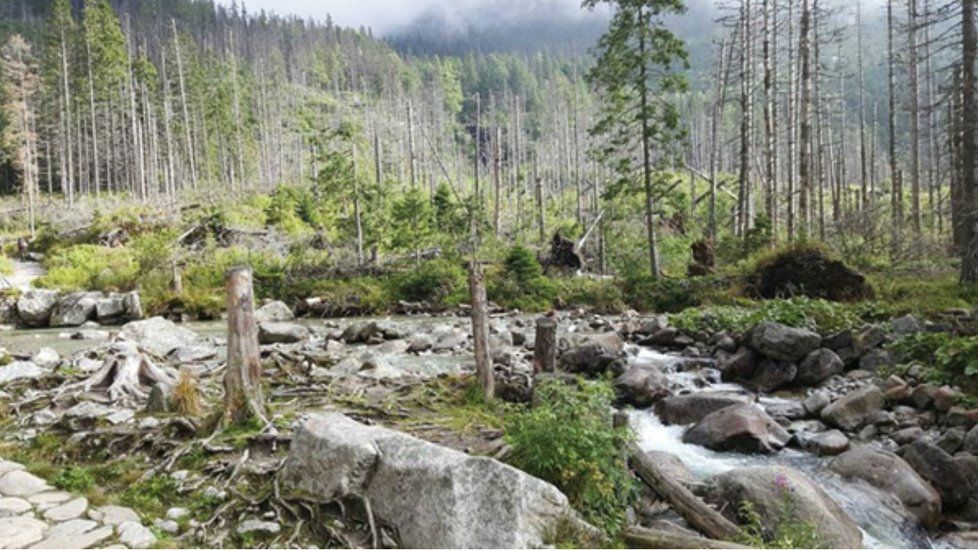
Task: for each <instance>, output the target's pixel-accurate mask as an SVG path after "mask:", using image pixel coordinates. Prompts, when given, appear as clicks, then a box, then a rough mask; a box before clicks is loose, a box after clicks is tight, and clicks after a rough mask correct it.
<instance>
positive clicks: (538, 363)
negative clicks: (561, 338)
mask: <svg viewBox="0 0 978 550" xmlns="http://www.w3.org/2000/svg"><path fill="white" fill-rule="evenodd" d="M555 370H557V319H555V318H553V317H550V316H547V317H540V318H539V319H537V331H536V340H535V342H534V344H533V372H534V373H537V372H554V371H555Z"/></svg>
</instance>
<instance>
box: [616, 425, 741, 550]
mask: <svg viewBox="0 0 978 550" xmlns="http://www.w3.org/2000/svg"><path fill="white" fill-rule="evenodd" d="M628 450H629V455H630V456H631V464H632V467H633V468H635V471H636V472H637V473H638V476H639V477H640V478H641V479H642V481H644V482H645V483H646V484H647V485H648V486H649V487H650V488H651V489H652V490H653V491H655V492H656V494H658V495H659V496H660V497H661V498H663V499H664V500H665V501H666V502H668V503H669V505H670V506H671V507H672V508H673V509H674V510H675V511H676V512H677V513H678V514H679V515H680V516H682V517H683V519H685V520H686V522H687V523H689V524H690V525H691V526H692V527H693V528H695V529H697V530H698V531H700V532H701V533H703V534H704V535H706V536H707V537H709V538H711V539H718V540H733V539H734V538H736V537H737V535H738V534H739V533H740V530H739V529H738V528H737V526H736V525H734V524H733V522H731V521H730V520H729V519H727V518H725V517H724V516H723V514H721V513H720V512H718V511H716V510H714V509H713V508H712V507H710V505H709V504H707V503H705V502H703V501H702V500H700V498H699V497H697V496H696V495H694V494H693V493H692V492H691V491H690V490H689V489H687V488H686V487H684V486H683V485H682V484H681V483H680V482H679V481H677V480H675V479H672V478H670V477H669V476H667V475H665V474H663V473H662V472H661V471H660V470H659V469H658V467H657V466H656V465H655V463H654V462H653V461H652V460H649V457H648V456H647V455H646V454H645V453H644V452H643V451H642V450H641V449H639V448H638V446H636V445H635V444H634V443H633V444H631V445H629V449H628Z"/></svg>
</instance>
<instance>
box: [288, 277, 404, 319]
mask: <svg viewBox="0 0 978 550" xmlns="http://www.w3.org/2000/svg"><path fill="white" fill-rule="evenodd" d="M309 297H319V298H322V299H323V300H324V301H325V302H328V303H329V304H331V305H332V307H333V309H334V315H371V314H374V313H382V312H384V311H386V310H387V308H388V306H389V305H390V304H391V299H390V295H389V294H388V292H387V289H386V288H385V285H384V284H383V281H381V280H379V279H375V278H370V277H358V278H354V279H312V280H307V281H301V282H294V283H292V284H291V285H289V290H288V292H286V293H284V294H283V296H281V298H282V299H284V300H287V301H295V300H297V299H300V298H309Z"/></svg>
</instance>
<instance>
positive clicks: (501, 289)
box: [487, 245, 558, 311]
mask: <svg viewBox="0 0 978 550" xmlns="http://www.w3.org/2000/svg"><path fill="white" fill-rule="evenodd" d="M487 286H488V294H489V299H490V300H492V301H494V302H496V303H498V304H500V305H502V306H504V307H509V308H516V309H522V310H525V311H543V310H547V309H550V308H551V307H553V305H554V301H555V300H556V298H557V291H558V285H557V284H556V283H555V282H554V281H552V280H551V279H548V278H547V277H546V276H544V275H543V267H541V266H540V262H538V261H537V259H536V257H535V256H534V255H533V253H532V252H530V251H529V250H527V249H526V248H525V247H523V246H520V245H516V246H514V247H512V248H511V249H509V252H508V253H507V254H506V258H505V259H504V260H503V271H502V273H501V274H497V275H493V274H492V273H490V276H489V284H488V285H487Z"/></svg>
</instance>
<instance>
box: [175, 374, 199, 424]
mask: <svg viewBox="0 0 978 550" xmlns="http://www.w3.org/2000/svg"><path fill="white" fill-rule="evenodd" d="M173 409H174V410H175V411H176V412H177V413H179V414H182V415H185V416H194V417H201V416H203V415H204V406H203V404H202V403H201V399H200V390H199V389H198V388H197V379H196V378H194V375H193V374H191V373H190V371H189V370H187V369H182V370H181V371H180V378H179V380H178V381H177V385H176V387H174V388H173Z"/></svg>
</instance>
